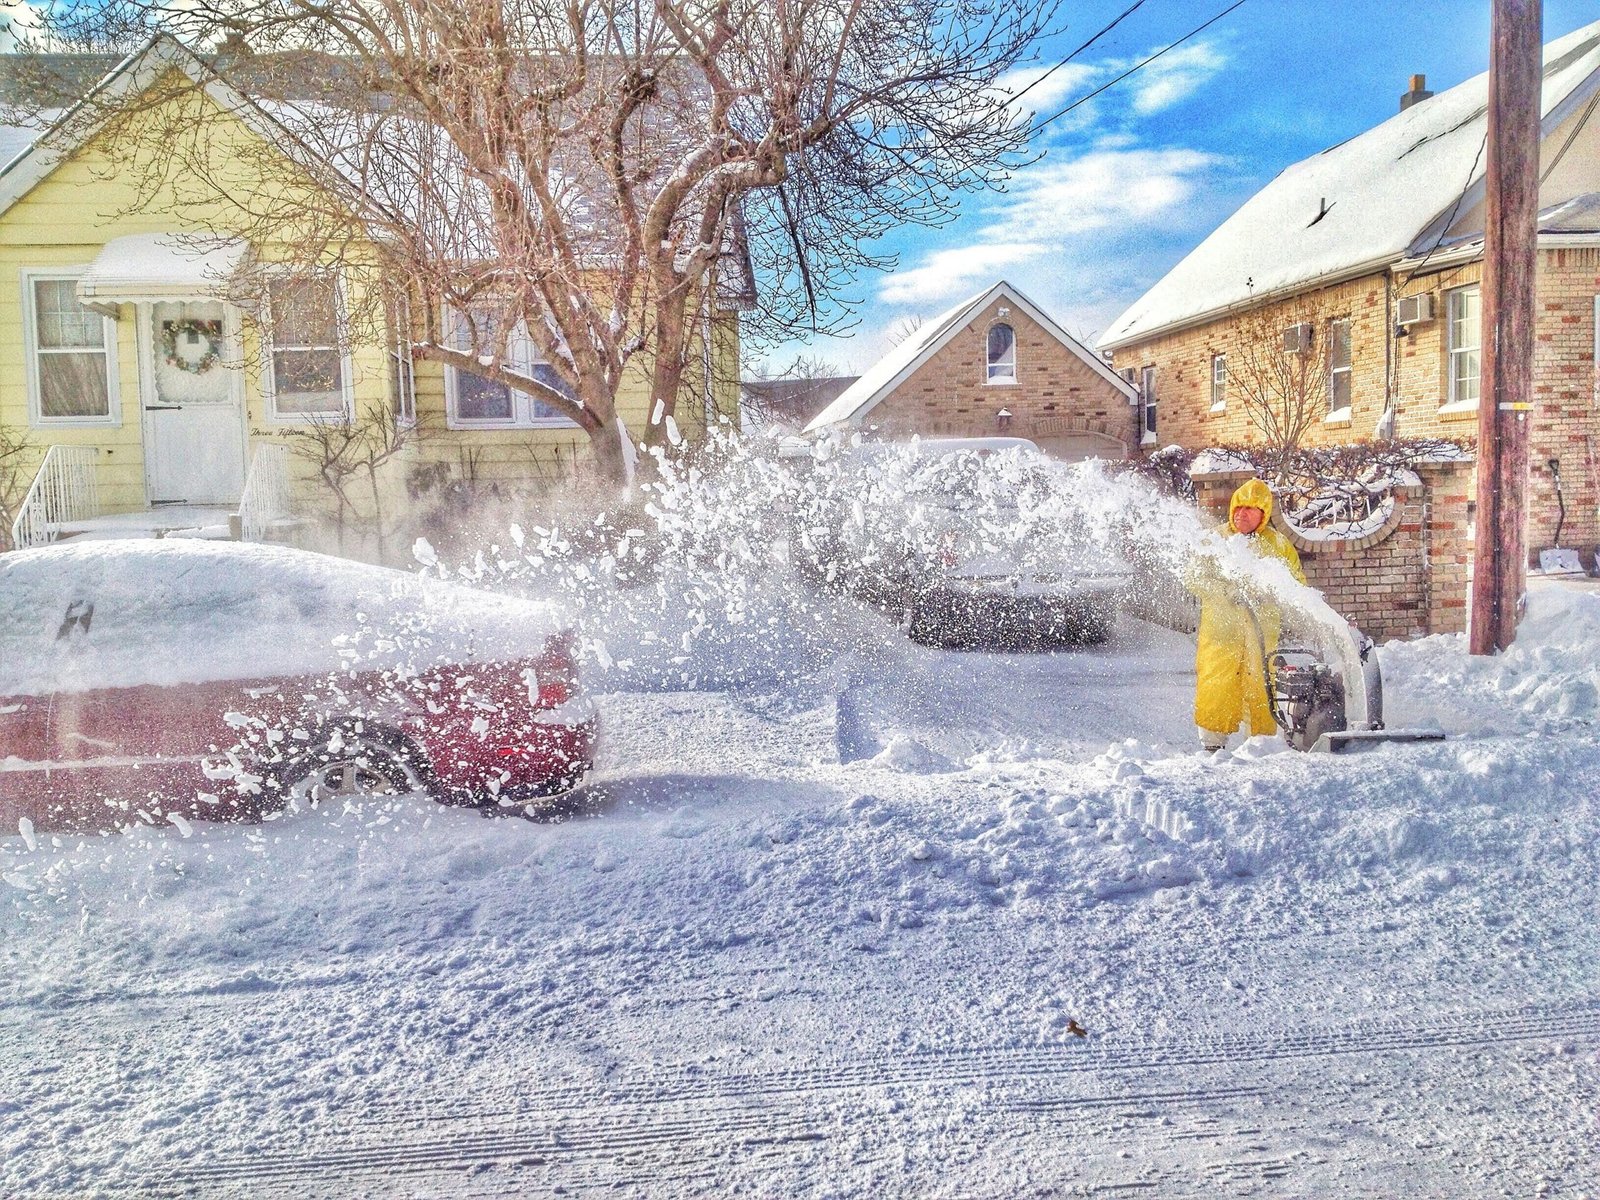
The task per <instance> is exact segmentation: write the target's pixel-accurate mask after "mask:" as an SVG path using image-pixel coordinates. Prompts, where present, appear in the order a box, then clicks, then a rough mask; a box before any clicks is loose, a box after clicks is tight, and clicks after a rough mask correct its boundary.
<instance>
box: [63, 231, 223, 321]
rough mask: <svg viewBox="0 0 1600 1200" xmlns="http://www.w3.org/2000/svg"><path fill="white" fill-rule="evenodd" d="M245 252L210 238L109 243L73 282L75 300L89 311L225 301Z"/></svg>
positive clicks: (144, 237) (160, 236)
mask: <svg viewBox="0 0 1600 1200" xmlns="http://www.w3.org/2000/svg"><path fill="white" fill-rule="evenodd" d="M245 250H246V246H245V243H244V241H243V240H241V239H239V238H228V237H221V236H218V235H213V234H193V233H135V234H130V235H128V236H127V237H119V238H112V239H111V241H109V242H107V243H106V244H105V248H104V249H103V250H101V251H100V253H99V254H98V255H96V256H95V260H94V262H93V263H91V264H90V266H89V269H88V270H87V271H85V272H84V273H83V278H81V279H80V280H79V281H78V299H79V300H81V301H83V303H85V304H87V305H89V306H91V307H94V306H95V305H96V304H102V305H103V304H128V303H132V302H134V301H138V300H194V299H200V298H206V297H220V296H225V295H226V294H227V290H228V283H229V280H230V279H232V277H233V275H234V273H235V272H236V271H237V270H238V269H239V265H240V263H242V262H243V261H244V256H245Z"/></svg>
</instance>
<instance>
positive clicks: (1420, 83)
mask: <svg viewBox="0 0 1600 1200" xmlns="http://www.w3.org/2000/svg"><path fill="white" fill-rule="evenodd" d="M1431 95H1433V93H1432V92H1430V91H1429V90H1428V77H1427V76H1426V75H1413V76H1412V77H1411V90H1410V91H1409V92H1407V93H1406V94H1405V95H1403V96H1401V97H1400V111H1401V112H1405V110H1406V109H1408V108H1410V107H1411V106H1412V105H1413V104H1417V103H1420V102H1421V101H1423V100H1426V99H1427V98H1428V97H1429V96H1431Z"/></svg>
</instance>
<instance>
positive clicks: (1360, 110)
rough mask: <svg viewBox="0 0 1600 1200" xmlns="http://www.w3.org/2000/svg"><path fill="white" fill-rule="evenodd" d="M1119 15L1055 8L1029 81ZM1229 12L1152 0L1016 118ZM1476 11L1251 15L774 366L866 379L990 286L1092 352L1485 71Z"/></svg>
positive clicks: (1568, 10) (1348, 3)
mask: <svg viewBox="0 0 1600 1200" xmlns="http://www.w3.org/2000/svg"><path fill="white" fill-rule="evenodd" d="M1127 3H1128V0H1066V4H1065V7H1064V12H1063V16H1064V20H1065V21H1066V22H1067V28H1066V29H1065V31H1064V32H1062V33H1061V34H1059V35H1058V36H1056V37H1055V38H1053V39H1051V40H1050V41H1049V42H1046V43H1044V44H1042V45H1041V46H1040V49H1039V55H1038V69H1042V68H1043V67H1047V66H1049V65H1051V64H1053V63H1054V62H1056V61H1057V60H1059V59H1060V58H1061V57H1062V56H1063V55H1065V54H1066V53H1067V52H1068V51H1070V50H1071V48H1072V47H1074V46H1076V45H1078V44H1079V43H1081V42H1082V41H1084V40H1085V39H1086V38H1087V37H1088V36H1089V35H1090V34H1092V32H1093V31H1094V30H1096V29H1099V28H1100V27H1101V26H1103V25H1105V24H1106V23H1107V22H1108V21H1110V20H1111V19H1112V18H1113V17H1114V16H1115V15H1116V14H1117V13H1118V12H1120V11H1121V10H1122V9H1124V8H1126V7H1127ZM1224 7H1226V0H1146V3H1145V5H1144V7H1143V8H1142V9H1140V10H1139V11H1138V12H1137V13H1135V14H1134V15H1133V16H1132V17H1130V18H1129V19H1128V20H1127V21H1125V22H1124V23H1123V24H1122V25H1121V26H1119V27H1118V28H1117V29H1116V30H1115V31H1114V32H1113V33H1112V34H1110V35H1109V36H1108V37H1107V38H1106V39H1105V40H1104V41H1102V42H1099V43H1097V44H1096V45H1095V46H1094V47H1093V48H1092V49H1091V50H1090V51H1088V52H1087V53H1086V54H1085V55H1083V56H1082V57H1081V58H1080V59H1078V60H1076V61H1075V62H1074V63H1072V64H1071V65H1070V66H1069V67H1068V68H1066V69H1064V70H1062V71H1060V72H1057V73H1056V74H1055V75H1054V76H1052V77H1051V78H1050V79H1049V80H1047V81H1046V83H1045V84H1044V85H1041V86H1040V87H1038V88H1036V89H1034V90H1033V91H1032V92H1030V93H1029V94H1028V95H1027V97H1026V98H1025V100H1024V104H1025V105H1026V106H1028V107H1031V108H1037V109H1038V110H1040V111H1042V112H1045V113H1049V112H1054V111H1055V110H1056V109H1058V108H1060V107H1062V106H1063V105H1064V104H1065V103H1067V102H1069V101H1071V100H1072V99H1074V98H1076V97H1078V96H1081V95H1083V94H1084V93H1085V92H1088V91H1092V90H1093V89H1094V88H1095V87H1097V86H1098V85H1099V84H1101V83H1103V82H1105V81H1106V80H1107V79H1109V78H1111V77H1112V76H1114V75H1115V74H1117V73H1119V71H1121V70H1123V69H1126V67H1127V66H1130V65H1132V64H1133V63H1134V62H1137V61H1138V60H1139V59H1142V58H1144V57H1146V56H1147V55H1149V54H1150V53H1151V52H1152V51H1154V50H1156V49H1159V48H1160V47H1162V46H1164V45H1167V44H1168V43H1170V42H1172V41H1174V40H1176V39H1177V38H1179V37H1181V36H1182V35H1183V34H1185V33H1187V32H1189V31H1190V30H1191V29H1193V28H1194V27H1195V26H1196V25H1198V24H1200V23H1201V22H1202V21H1204V20H1205V19H1206V18H1208V17H1210V16H1212V15H1214V14H1215V13H1216V12H1217V11H1219V10H1220V9H1222V8H1224ZM1489 10H1490V5H1489V0H1404V2H1400V3H1397V2H1396V0H1323V2H1314V0H1247V3H1246V4H1245V5H1244V7H1242V8H1240V9H1239V10H1238V11H1237V12H1235V13H1233V14H1232V15H1231V16H1229V17H1227V18H1225V19H1224V20H1223V21H1221V22H1219V23H1218V24H1216V25H1214V26H1212V27H1211V28H1210V29H1209V30H1207V31H1206V32H1205V33H1204V34H1202V35H1201V36H1200V37H1199V38H1198V39H1196V40H1195V41H1192V42H1189V43H1187V44H1185V45H1183V46H1181V47H1179V48H1178V49H1176V50H1173V51H1172V52H1171V53H1170V54H1168V55H1167V56H1165V57H1164V58H1162V59H1159V60H1157V62H1155V63H1153V64H1152V65H1151V66H1149V67H1147V68H1145V69H1144V70H1143V71H1141V72H1139V73H1137V74H1135V75H1134V76H1132V77H1131V78H1129V79H1128V80H1126V81H1125V82H1123V83H1121V84H1119V85H1117V86H1116V87H1115V88H1113V89H1112V90H1111V91H1109V92H1107V93H1106V94H1105V95H1103V96H1101V97H1099V98H1098V99H1096V100H1093V101H1091V102H1090V103H1089V104H1087V105H1085V106H1084V107H1082V108H1080V109H1078V110H1077V111H1076V112H1074V113H1072V114H1071V115H1070V116H1068V117H1067V118H1064V119H1063V120H1061V121H1058V122H1056V123H1055V124H1054V125H1052V126H1050V127H1049V128H1048V129H1047V130H1046V131H1045V133H1044V134H1042V135H1041V142H1040V144H1039V147H1038V148H1039V149H1041V150H1043V151H1044V157H1043V158H1042V159H1040V160H1039V161H1038V162H1036V163H1034V164H1032V165H1030V166H1029V167H1027V168H1025V169H1024V170H1022V171H1020V172H1019V173H1018V174H1017V175H1016V176H1015V177H1014V178H1013V179H1012V180H1011V181H1010V184H1009V185H1008V188H1007V191H1006V192H1005V193H1004V194H1002V195H995V194H992V193H990V194H979V195H973V196H970V197H968V198H967V199H966V201H965V202H964V204H963V206H962V211H961V215H960V217H959V218H958V219H957V220H956V221H954V222H953V223H951V224H949V225H946V226H944V227H942V228H939V229H932V230H929V229H914V228H913V229H904V230H900V231H898V232H896V233H895V234H894V235H892V236H891V237H889V238H887V239H885V240H884V241H883V242H881V243H879V246H880V248H882V249H887V250H891V251H894V252H895V253H897V254H898V255H899V266H898V268H897V269H896V270H895V271H893V272H891V273H887V274H881V275H875V276H870V277H867V278H865V279H863V280H862V281H861V282H860V284H859V285H858V287H857V289H856V291H857V293H858V296H859V298H860V300H861V301H862V303H861V304H860V306H859V308H858V310H857V316H858V318H859V320H860V323H861V324H860V327H859V328H858V329H857V330H856V332H855V335H854V336H853V337H849V338H840V339H816V340H814V341H813V342H812V343H811V344H810V345H802V344H798V343H797V344H793V345H789V346H785V347H782V348H780V349H778V350H777V351H775V352H773V353H772V354H770V356H769V357H768V361H769V363H771V364H772V365H773V366H777V367H781V366H782V365H783V364H784V363H786V362H787V361H790V360H792V359H793V357H794V355H795V354H796V353H799V352H802V351H804V352H807V353H811V354H814V355H817V356H819V357H822V358H824V359H827V360H828V361H830V362H832V363H834V364H835V365H837V366H839V367H841V368H845V369H848V370H850V371H851V372H852V373H853V372H857V371H860V370H862V369H864V368H865V367H867V366H868V365H870V364H871V363H872V362H873V361H874V360H875V359H876V357H877V356H878V355H879V354H880V353H881V352H882V351H883V349H884V348H885V347H886V345H887V340H886V335H887V334H888V332H889V331H890V330H892V329H893V328H894V327H896V326H897V325H900V324H901V323H902V322H903V321H905V320H906V319H907V318H912V317H918V316H921V317H929V316H932V315H934V314H935V313H938V312H941V311H943V310H944V309H946V308H948V307H949V306H950V305H952V304H954V303H955V302H957V301H958V300H960V299H961V298H962V297H964V296H967V295H970V294H972V293H973V292H976V291H978V290H980V289H981V288H983V287H986V286H987V285H988V284H990V283H992V282H994V281H995V280H996V279H1001V278H1004V279H1008V280H1010V281H1011V282H1012V283H1013V284H1015V285H1016V286H1017V287H1019V288H1021V289H1022V290H1023V291H1024V292H1026V293H1027V294H1028V295H1029V296H1031V297H1032V298H1033V299H1034V300H1035V301H1037V302H1038V303H1040V304H1042V305H1043V306H1044V307H1045V309H1046V310H1047V311H1049V312H1050V313H1051V314H1052V315H1054V316H1055V317H1056V318H1057V319H1058V320H1059V321H1061V323H1062V324H1063V325H1064V326H1065V327H1066V328H1067V329H1068V330H1069V331H1070V332H1072V333H1074V334H1076V335H1078V336H1079V337H1082V338H1084V339H1085V340H1092V338H1093V337H1094V336H1095V335H1096V334H1098V332H1099V331H1100V330H1101V329H1103V328H1104V327H1105V326H1106V325H1107V324H1109V322H1110V321H1111V319H1112V318H1114V317H1115V316H1116V315H1117V314H1118V313H1120V312H1121V311H1122V309H1123V308H1124V307H1126V306H1127V305H1128V304H1130V303H1131V302H1132V301H1133V300H1135V299H1137V298H1138V296H1139V295H1140V294H1141V293H1142V292H1143V291H1144V290H1145V288H1147V287H1148V286H1149V285H1150V284H1152V283H1154V282H1155V281H1156V280H1157V279H1159V278H1160V277H1161V275H1162V274H1164V273H1165V272H1166V270H1167V269H1168V268H1169V267H1171V266H1172V265H1173V264H1174V263H1176V262H1177V261H1178V260H1179V259H1181V258H1182V257H1183V256H1184V254H1185V253H1186V252H1187V251H1188V250H1189V249H1191V248H1192V247H1193V246H1194V245H1195V244H1197V243H1198V242H1199V241H1200V240H1201V239H1202V238H1204V237H1205V236H1206V235H1207V234H1208V233H1210V232H1211V230H1213V229H1214V228H1216V226H1217V225H1218V224H1220V223H1221V222H1222V221H1223V220H1224V219H1225V218H1226V217H1227V216H1228V215H1229V214H1230V213H1231V212H1232V211H1233V210H1234V209H1235V208H1237V207H1238V206H1239V205H1240V204H1241V203H1243V201H1244V200H1245V199H1247V198H1248V197H1249V196H1250V195H1251V194H1252V193H1253V192H1254V191H1255V190H1256V189H1258V188H1259V187H1260V186H1261V185H1262V184H1263V183H1265V182H1266V181H1267V180H1269V179H1271V178H1272V176H1274V175H1276V174H1277V173H1278V172H1279V171H1280V170H1282V169H1283V168H1284V167H1285V166H1287V165H1289V164H1290V163H1293V162H1297V161H1298V160H1300V159H1302V158H1305V157H1306V156H1308V155H1310V154H1314V153H1316V152H1317V151H1319V150H1322V149H1325V148H1326V147H1328V146H1331V145H1334V144H1336V143H1338V142H1341V141H1343V140H1345V139H1346V138H1349V137H1352V136H1354V135H1355V134H1358V133H1360V132H1362V131H1363V130H1365V129H1369V128H1371V127H1372V126H1373V125H1376V124H1377V123H1379V122H1380V121H1382V120H1384V119H1385V118H1387V117H1389V116H1391V115H1392V114H1393V113H1395V112H1397V111H1398V109H1399V98H1400V94H1401V93H1402V92H1403V91H1405V90H1406V87H1407V83H1408V79H1409V77H1410V76H1411V75H1412V74H1413V73H1419V72H1420V73H1425V74H1426V75H1427V77H1428V86H1429V87H1430V88H1432V89H1433V90H1435V91H1442V90H1443V89H1444V88H1447V87H1450V86H1452V85H1454V84H1457V83H1460V82H1461V81H1462V80H1464V79H1468V78H1470V77H1471V76H1473V75H1476V74H1478V73H1480V72H1482V71H1483V70H1485V69H1486V68H1487V67H1488V61H1489ZM1595 20H1600V0H1545V4H1544V36H1545V40H1546V41H1549V40H1551V39H1552V38H1555V37H1559V36H1560V35H1562V34H1565V33H1568V32H1570V31H1572V30H1573V29H1576V28H1578V27H1580V26H1582V25H1585V24H1587V23H1589V22H1591V21H1595ZM1036 73H1037V69H1036V70H1035V74H1036ZM1026 78H1027V77H1026V76H1025V77H1024V81H1026Z"/></svg>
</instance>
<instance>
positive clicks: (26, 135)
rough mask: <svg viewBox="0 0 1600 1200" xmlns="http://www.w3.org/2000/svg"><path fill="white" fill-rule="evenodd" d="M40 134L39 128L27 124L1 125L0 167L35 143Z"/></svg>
mask: <svg viewBox="0 0 1600 1200" xmlns="http://www.w3.org/2000/svg"><path fill="white" fill-rule="evenodd" d="M38 136H39V131H38V130H37V129H29V128H28V127H27V126H25V125H0V167H3V166H5V164H6V163H8V162H10V161H11V160H12V159H13V158H15V157H16V156H17V155H19V154H21V153H22V152H23V151H24V150H26V149H27V148H28V147H29V146H31V145H33V140H34V139H35V138H36V137H38Z"/></svg>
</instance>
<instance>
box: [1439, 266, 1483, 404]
mask: <svg viewBox="0 0 1600 1200" xmlns="http://www.w3.org/2000/svg"><path fill="white" fill-rule="evenodd" d="M1448 304H1449V319H1448V329H1447V338H1448V342H1447V344H1448V346H1449V366H1448V371H1449V378H1450V391H1449V394H1448V397H1447V399H1448V402H1449V403H1451V404H1461V405H1475V404H1477V403H1478V368H1479V365H1480V358H1479V351H1480V350H1481V348H1482V340H1481V339H1482V330H1481V319H1480V318H1481V309H1480V308H1479V298H1478V287H1477V285H1476V284H1474V285H1473V286H1471V287H1464V288H1457V289H1456V290H1455V291H1453V292H1450V293H1449V294H1448Z"/></svg>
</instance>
